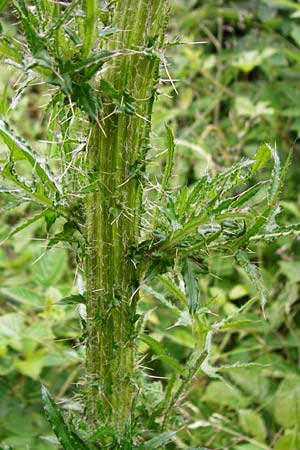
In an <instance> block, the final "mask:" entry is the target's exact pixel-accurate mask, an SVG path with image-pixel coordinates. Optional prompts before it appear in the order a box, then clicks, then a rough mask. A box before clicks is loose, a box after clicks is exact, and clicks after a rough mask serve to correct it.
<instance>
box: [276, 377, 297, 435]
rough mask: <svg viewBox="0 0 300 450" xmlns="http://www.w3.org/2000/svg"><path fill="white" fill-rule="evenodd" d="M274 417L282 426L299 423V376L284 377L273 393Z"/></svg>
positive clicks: (289, 426)
mask: <svg viewBox="0 0 300 450" xmlns="http://www.w3.org/2000/svg"><path fill="white" fill-rule="evenodd" d="M275 418H276V421H277V423H279V425H281V426H283V427H284V428H292V427H294V426H297V425H299V423H300V377H299V376H289V377H288V378H286V379H284V380H283V381H282V382H281V384H280V386H279V388H278V390H277V392H276V394H275Z"/></svg>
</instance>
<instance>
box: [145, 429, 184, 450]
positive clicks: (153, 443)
mask: <svg viewBox="0 0 300 450" xmlns="http://www.w3.org/2000/svg"><path fill="white" fill-rule="evenodd" d="M175 434H176V433H175V432H171V431H167V432H165V433H162V434H160V435H158V436H155V437H154V438H152V439H150V441H147V442H145V443H144V444H143V446H142V449H143V450H156V449H159V448H161V447H162V446H163V445H165V444H167V443H168V442H169V441H170V440H171V439H172V437H173V436H175Z"/></svg>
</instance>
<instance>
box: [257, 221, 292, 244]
mask: <svg viewBox="0 0 300 450" xmlns="http://www.w3.org/2000/svg"><path fill="white" fill-rule="evenodd" d="M299 235H300V224H299V223H298V224H293V225H287V226H282V227H276V228H274V229H273V230H272V231H271V232H265V233H262V234H256V235H254V236H251V237H250V241H253V242H261V241H263V240H266V241H268V240H272V239H278V238H280V237H287V236H299Z"/></svg>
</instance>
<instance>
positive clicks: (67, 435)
mask: <svg viewBox="0 0 300 450" xmlns="http://www.w3.org/2000/svg"><path fill="white" fill-rule="evenodd" d="M42 398H43V403H44V409H45V413H46V416H47V418H48V420H49V422H50V424H51V426H52V428H53V431H54V433H55V434H56V436H57V439H58V440H59V442H60V443H61V445H62V447H63V448H64V450H75V449H76V450H90V449H89V447H88V446H87V445H86V444H85V443H84V442H83V441H82V440H81V439H80V438H79V437H78V436H77V435H75V433H73V432H72V431H70V430H69V428H68V427H67V425H66V423H65V421H64V419H63V416H62V414H61V412H60V410H59V408H58V407H57V405H56V403H55V401H54V399H53V397H52V396H51V394H50V392H49V391H48V389H47V388H46V387H45V386H44V385H42Z"/></svg>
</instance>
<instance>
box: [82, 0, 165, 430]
mask: <svg viewBox="0 0 300 450" xmlns="http://www.w3.org/2000/svg"><path fill="white" fill-rule="evenodd" d="M167 9H168V8H167V2H166V1H165V0H151V1H149V0H117V1H116V2H115V4H114V8H113V11H112V17H111V26H112V27H114V28H116V29H117V30H119V32H117V33H115V34H114V35H113V37H112V39H111V40H110V41H109V43H108V49H109V50H118V51H120V52H123V53H124V55H121V56H120V57H118V58H115V59H114V60H113V62H112V63H111V64H110V65H108V66H107V68H106V71H105V72H104V74H103V77H102V79H104V80H105V81H106V82H108V83H110V85H111V86H112V87H113V88H114V89H115V91H117V92H118V98H119V99H120V103H119V104H118V105H116V104H115V103H113V102H112V101H111V99H109V98H108V99H107V100H105V99H104V111H103V117H104V118H105V117H106V119H104V120H103V121H102V123H101V126H102V128H103V129H101V128H100V127H99V126H98V125H95V126H93V128H92V130H91V136H90V139H89V143H88V166H89V172H90V173H92V174H93V177H94V179H97V180H99V185H100V186H102V187H101V190H99V191H98V192H92V193H90V194H89V195H88V198H87V205H86V208H87V222H86V228H87V235H86V236H87V254H86V282H87V287H86V291H87V335H88V338H87V368H86V370H87V382H88V394H87V395H88V402H87V405H88V406H87V415H88V420H89V423H90V426H91V427H92V428H93V427H95V426H96V424H97V422H98V421H99V419H101V411H102V413H103V417H105V420H106V421H107V422H109V423H111V424H112V425H113V426H114V427H115V429H117V430H119V431H122V430H124V427H125V426H126V424H127V423H128V421H129V420H130V417H131V414H132V401H133V397H134V396H135V395H136V388H135V384H136V383H135V346H136V344H135V340H136V339H135V337H136V331H135V321H136V304H137V301H138V294H137V288H138V286H139V279H138V273H137V270H136V267H135V265H134V264H133V262H132V260H131V257H130V255H131V249H132V248H133V246H134V245H135V244H136V242H137V237H138V229H139V216H140V212H141V196H142V179H143V171H144V161H145V156H146V152H147V149H148V148H149V133H150V120H151V113H152V105H153V101H154V97H155V94H156V88H157V83H158V68H159V57H158V52H159V51H160V50H161V47H162V44H163V35H164V28H165V23H166V18H167V12H168V11H167ZM125 54H127V55H125ZM130 108H131V109H130ZM99 120H101V118H99ZM99 415H100V417H99Z"/></svg>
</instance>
